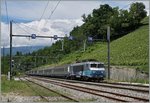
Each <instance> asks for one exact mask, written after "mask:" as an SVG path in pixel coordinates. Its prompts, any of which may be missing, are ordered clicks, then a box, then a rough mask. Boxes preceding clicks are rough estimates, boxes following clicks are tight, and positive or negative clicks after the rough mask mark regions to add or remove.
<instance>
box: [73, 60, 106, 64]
mask: <svg viewBox="0 0 150 103" xmlns="http://www.w3.org/2000/svg"><path fill="white" fill-rule="evenodd" d="M92 63H93V64H104V63H103V62H98V61H87V62H80V63H74V64H71V65H82V64H92Z"/></svg>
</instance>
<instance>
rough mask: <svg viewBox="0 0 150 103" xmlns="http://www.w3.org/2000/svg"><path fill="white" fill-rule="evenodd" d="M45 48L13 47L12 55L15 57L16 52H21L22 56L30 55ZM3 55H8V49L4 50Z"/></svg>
mask: <svg viewBox="0 0 150 103" xmlns="http://www.w3.org/2000/svg"><path fill="white" fill-rule="evenodd" d="M44 47H45V46H21V47H13V48H12V54H13V55H15V54H16V52H17V51H19V52H22V54H26V53H32V52H33V51H37V50H39V49H42V48H44ZM4 54H5V56H6V55H9V48H4ZM1 55H2V56H3V48H1Z"/></svg>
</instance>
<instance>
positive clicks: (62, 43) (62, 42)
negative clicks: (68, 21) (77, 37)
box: [61, 40, 64, 51]
mask: <svg viewBox="0 0 150 103" xmlns="http://www.w3.org/2000/svg"><path fill="white" fill-rule="evenodd" d="M61 48H62V51H63V50H64V40H62V47H61Z"/></svg>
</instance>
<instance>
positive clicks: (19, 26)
mask: <svg viewBox="0 0 150 103" xmlns="http://www.w3.org/2000/svg"><path fill="white" fill-rule="evenodd" d="M13 23H15V24H16V25H17V26H18V27H19V28H20V29H22V30H23V31H25V32H26V33H28V34H31V33H29V32H28V31H27V30H25V29H24V28H22V27H21V26H20V25H19V24H17V23H16V22H13Z"/></svg>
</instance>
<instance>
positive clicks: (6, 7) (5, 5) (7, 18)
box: [5, 0, 9, 30]
mask: <svg viewBox="0 0 150 103" xmlns="http://www.w3.org/2000/svg"><path fill="white" fill-rule="evenodd" d="M5 7H6V15H7V23H8V24H9V18H8V8H7V1H6V0H5ZM8 30H9V25H8Z"/></svg>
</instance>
